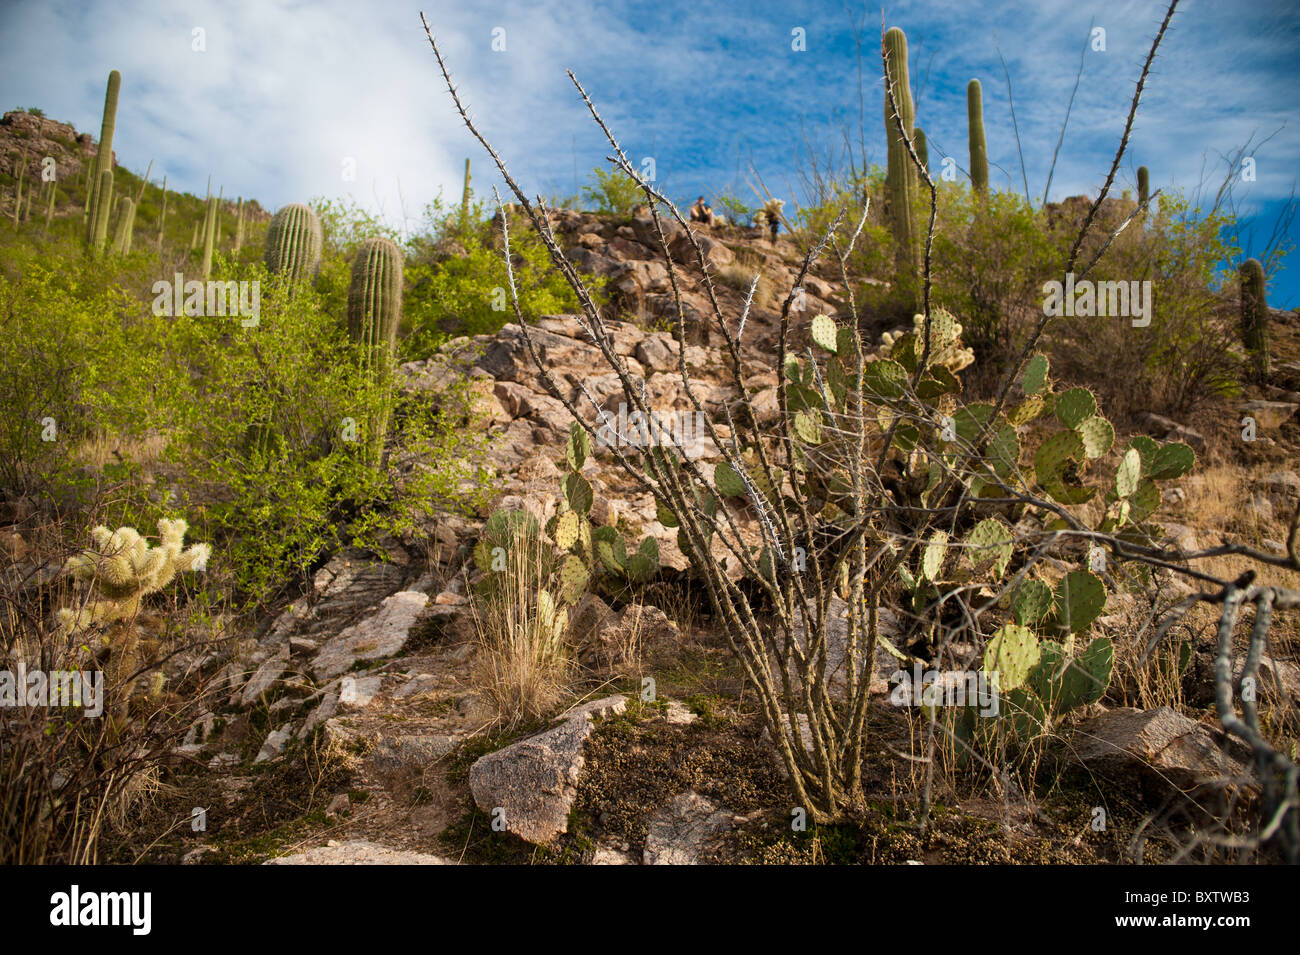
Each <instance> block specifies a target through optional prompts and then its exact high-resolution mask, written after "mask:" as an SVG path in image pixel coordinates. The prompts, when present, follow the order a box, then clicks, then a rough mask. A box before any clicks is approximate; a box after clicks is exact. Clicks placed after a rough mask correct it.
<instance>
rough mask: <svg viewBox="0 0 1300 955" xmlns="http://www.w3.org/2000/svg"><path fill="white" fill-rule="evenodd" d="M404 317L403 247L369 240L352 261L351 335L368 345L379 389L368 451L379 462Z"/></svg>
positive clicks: (368, 358) (367, 356)
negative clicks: (396, 346)
mask: <svg viewBox="0 0 1300 955" xmlns="http://www.w3.org/2000/svg"><path fill="white" fill-rule="evenodd" d="M401 321H402V250H401V249H399V248H398V247H397V246H396V245H395V244H394V243H393V242H391V241H389V240H388V239H380V238H375V239H367V240H366V241H365V242H362V243H361V246H360V248H358V249H357V254H356V258H355V259H353V260H352V284H351V286H350V287H349V289H348V334H349V335H350V336H351V337H352V340H353V341H354V342H356V343H357V344H358V345H361V346H362V348H363V349H364V352H365V361H366V363H367V367H368V369H369V373H370V377H371V380H372V382H374V384H375V385H376V388H377V391H378V406H377V410H376V411H375V412H374V414H372V415H371V416H370V420H369V421H368V427H367V428H366V442H367V453H368V455H369V458H370V460H371V461H372V462H374V463H378V462H379V460H380V457H381V455H382V451H383V442H384V434H385V432H386V431H387V430H388V418H389V413H390V409H389V394H388V390H387V381H388V377H389V373H390V370H391V367H392V360H393V345H394V343H395V342H396V340H397V327H398V325H399V324H400V323H401Z"/></svg>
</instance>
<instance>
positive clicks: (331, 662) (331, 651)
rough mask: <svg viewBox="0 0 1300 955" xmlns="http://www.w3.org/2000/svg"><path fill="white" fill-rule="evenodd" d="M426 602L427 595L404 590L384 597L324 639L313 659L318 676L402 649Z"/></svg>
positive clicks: (336, 672)
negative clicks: (371, 609)
mask: <svg viewBox="0 0 1300 955" xmlns="http://www.w3.org/2000/svg"><path fill="white" fill-rule="evenodd" d="M428 602H429V595H428V594H422V593H416V592H415V591H413V590H404V591H402V592H400V593H396V594H393V595H392V596H391V597H385V598H384V601H383V603H382V604H380V606H379V610H378V611H377V612H376V613H375V614H374V615H373V616H370V617H367V618H366V619H364V620H362V621H361V622H360V623H357V624H354V625H353V626H351V627H348V628H347V629H345V630H344V631H342V632H341V633H340V634H339V635H338V636H336V637H334V638H332V639H331V640H328V641H326V643H325V645H324V646H323V647H321V648H320V652H318V653H317V654H316V659H315V660H314V661H312V671H313V672H314V673H315V674H316V677H317V678H318V679H322V680H327V679H329V678H331V677H335V676H339V675H340V674H342V673H346V672H347V671H348V670H350V669H352V667H354V666H355V665H356V664H357V663H359V662H361V661H363V660H380V659H383V658H384V657H390V656H392V655H393V654H395V653H396V652H397V651H398V650H400V649H402V647H403V645H405V643H406V638H407V635H408V634H409V633H410V632H411V628H412V627H413V626H414V625H415V622H416V620H417V619H418V618H419V616H420V612H421V611H422V610H424V607H425V605H426V604H427V603H428Z"/></svg>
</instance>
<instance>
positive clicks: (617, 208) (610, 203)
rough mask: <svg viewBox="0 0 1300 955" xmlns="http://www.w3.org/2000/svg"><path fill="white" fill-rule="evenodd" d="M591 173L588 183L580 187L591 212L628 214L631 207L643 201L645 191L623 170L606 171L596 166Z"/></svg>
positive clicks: (641, 203) (633, 207)
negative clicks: (590, 179)
mask: <svg viewBox="0 0 1300 955" xmlns="http://www.w3.org/2000/svg"><path fill="white" fill-rule="evenodd" d="M591 174H592V181H591V182H590V184H589V185H586V186H583V187H582V198H583V199H584V200H586V201H587V202H588V203H590V204H591V210H592V211H593V212H602V213H605V214H607V215H616V216H630V215H631V214H632V210H633V209H635V208H636V207H637V206H639V205H643V204H644V203H645V193H644V192H642V191H641V187H640V186H638V185H637V184H636V181H635V180H633V179H632V178H631V177H630V176H628V175H627V174H626V173H625V172H622V171H621V170H617V169H615V170H612V171H609V172H606V171H605V170H604V169H601V168H600V167H599V166H597V167H596V168H595V169H593V170H592V171H591Z"/></svg>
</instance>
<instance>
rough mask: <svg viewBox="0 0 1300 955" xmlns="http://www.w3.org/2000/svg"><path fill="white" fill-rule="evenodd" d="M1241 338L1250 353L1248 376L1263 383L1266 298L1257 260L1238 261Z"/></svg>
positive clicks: (1265, 375)
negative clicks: (1239, 272) (1239, 270)
mask: <svg viewBox="0 0 1300 955" xmlns="http://www.w3.org/2000/svg"><path fill="white" fill-rule="evenodd" d="M1241 340H1242V343H1243V344H1245V346H1246V353H1247V354H1248V355H1249V356H1250V371H1251V378H1252V379H1253V380H1254V381H1255V382H1256V383H1257V384H1263V383H1264V380H1265V379H1266V378H1267V377H1268V298H1267V294H1266V292H1265V288H1264V266H1262V265H1261V264H1260V262H1259V259H1247V260H1246V261H1245V262H1242V263H1241Z"/></svg>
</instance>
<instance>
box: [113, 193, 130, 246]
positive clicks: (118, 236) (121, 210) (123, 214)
mask: <svg viewBox="0 0 1300 955" xmlns="http://www.w3.org/2000/svg"><path fill="white" fill-rule="evenodd" d="M134 232H135V203H134V202H132V201H131V197H130V196H123V197H122V198H121V199H119V200H118V202H117V232H116V233H114V235H113V251H114V252H116V253H117V254H118V255H129V254H130V252H131V238H132V234H133V233H134Z"/></svg>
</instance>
